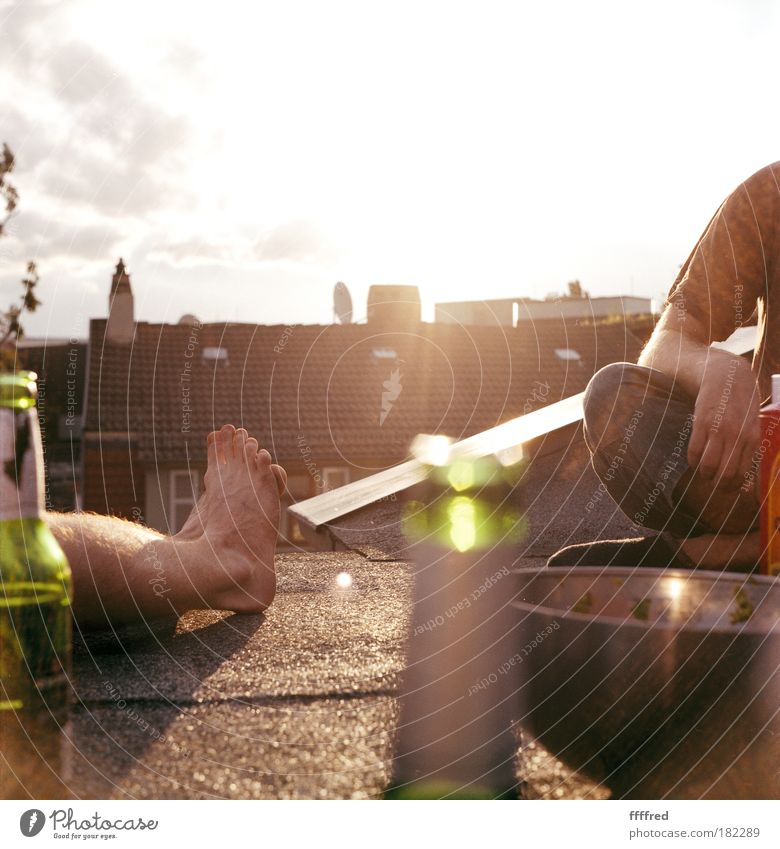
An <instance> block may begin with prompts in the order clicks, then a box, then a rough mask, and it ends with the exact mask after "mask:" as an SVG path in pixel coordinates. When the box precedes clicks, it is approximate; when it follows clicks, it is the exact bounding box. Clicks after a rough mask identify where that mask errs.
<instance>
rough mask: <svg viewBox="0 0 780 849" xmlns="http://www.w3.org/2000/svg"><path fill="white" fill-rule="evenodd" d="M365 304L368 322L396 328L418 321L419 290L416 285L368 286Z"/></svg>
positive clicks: (419, 314)
mask: <svg viewBox="0 0 780 849" xmlns="http://www.w3.org/2000/svg"><path fill="white" fill-rule="evenodd" d="M367 306H368V309H367V311H366V315H367V319H368V323H369V324H376V325H380V326H382V327H392V328H393V329H394V330H397V329H399V328H402V327H409V326H410V325H412V326H413V325H416V324H419V323H420V318H421V309H420V290H419V289H418V288H417V287H416V286H370V287H369V289H368V305H367Z"/></svg>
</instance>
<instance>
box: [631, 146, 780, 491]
mask: <svg viewBox="0 0 780 849" xmlns="http://www.w3.org/2000/svg"><path fill="white" fill-rule="evenodd" d="M779 175H780V163H775V164H773V165H768V166H767V167H765V168H762V169H761V170H760V171H757V172H756V173H755V174H753V175H752V176H751V177H749V178H748V179H747V180H746V181H745V182H744V183H742V184H741V185H740V186H739V187H738V188H737V189H736V190H735V191H734V192H732V193H731V194H730V195H729V196H728V198H726V200H725V201H724V202H723V204H722V205H721V206H720V208H719V209H718V210H717V212H716V213H715V214H714V215H713V217H712V219H711V220H710V222H709V224H708V225H707V227H706V229H705V231H704V233H703V234H702V236H701V238H700V239H699V241H698V242H697V244H696V246H695V247H694V249H693V251H692V252H691V254H690V256H689V257H688V259H687V260H686V262H685V264H684V265H683V267H682V268H681V270H680V273H679V275H678V277H677V280H675V282H674V285H673V286H672V289H671V291H670V293H669V299H668V304H667V306H666V309H665V311H664V313H663V315H662V316H661V320H660V321H659V323H658V325H657V326H656V328H655V331H654V332H653V335H652V337H651V338H650V341H649V342H648V344H647V347H646V348H645V350H644V351H643V352H642V355H641V357H640V358H639V363H640V365H645V366H651V367H653V368H657V369H659V370H660V371H663V372H665V373H666V374H668V375H670V376H671V377H673V378H674V379H675V380H676V381H677V382H678V384H679V385H680V386H681V387H682V389H683V390H685V391H686V392H687V393H688V394H690V395H691V396H692V397H693V398H695V399H696V403H695V409H694V414H695V420H694V425H693V429H692V432H691V438H690V441H689V443H688V462H689V464H690V466H691V467H692V468H697V471H698V473H699V474H700V475H701V477H702V478H704V479H705V480H712V481H713V482H714V486H715V487H723V488H725V489H728V488H731V487H733V486H735V485H737V484H739V483H740V479H741V477H742V475H744V474H745V473H747V472H748V471H749V469H750V467H751V464H752V462H753V455H754V452H755V449H756V448H757V445H758V438H759V436H758V432H759V427H758V408H759V403H760V401H759V399H760V394H759V388H758V386H757V380H756V376H755V374H754V373H753V371H752V370H751V368H750V365H749V363H748V362H747V361H746V360H744V359H743V358H742V357H736V356H734V355H733V354H729V353H728V352H725V351H721V350H717V349H714V348H712V347H711V343H712V342H713V341H717V340H722V339H726V338H727V337H728V336H730V335H731V333H732V332H733V331H734V330H735V328H736V327H738V326H741V324H742V319H743V318H744V317H746V316H748V315H750V313H751V312H752V311H753V309H754V308H755V306H756V304H757V303H758V302H762V303H763V304H764V305H765V304H766V302H767V294H768V288H769V285H770V280H771V279H772V276H773V274H774V266H775V255H776V252H777V248H778V245H777V244H776V242H777V231H778V222H779V221H780V201H779V200H778V199H779V198H780V185H779V180H778V177H779Z"/></svg>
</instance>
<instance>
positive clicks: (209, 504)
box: [173, 425, 287, 613]
mask: <svg viewBox="0 0 780 849" xmlns="http://www.w3.org/2000/svg"><path fill="white" fill-rule="evenodd" d="M204 482H205V492H204V493H203V495H202V496H201V497H200V499H199V500H198V503H197V504H196V505H195V507H194V508H193V510H192V513H191V514H190V516H189V518H188V519H187V521H186V522H185V524H184V526H183V527H182V529H181V531H179V533H178V534H176V535H175V536H174V537H173V540H174V542H176V543H181V544H186V557H187V560H188V561H190V562H191V563H192V571H193V573H197V574H199V575H200V576H201V577H199V579H198V581H197V583H198V584H199V585H200V586H199V590H200V593H201V596H202V600H203V602H205V603H206V604H207V605H208V606H210V607H213V608H217V609H221V610H235V611H237V612H240V613H255V612H258V611H261V610H264V609H265V608H266V607H268V605H269V604H270V603H271V601H272V600H273V597H274V593H275V591H276V572H275V569H274V553H275V551H276V539H277V533H278V528H279V517H280V501H279V498H280V495H281V493H282V492H283V491H284V487H285V485H286V482H287V475H286V473H285V471H284V469H282V468H281V466H275V465H273V464H272V463H271V456H270V454H269V453H268V452H267V451H265V450H264V449H260V448H259V446H258V443H257V440H256V439H255V438H254V437H251V436H249V434H248V433H247V432H246V430H244V428H239V429H238V430H236V428H235V427H234V426H233V425H225V426H224V427H222V429H221V430H219V431H215V432H213V433H211V434H209V437H208V468H207V471H206V475H205V478H204ZM182 554H184V551H183V550H182ZM193 561H194V562H193ZM204 575H207V576H208V579H206V580H204V578H203V576H204Z"/></svg>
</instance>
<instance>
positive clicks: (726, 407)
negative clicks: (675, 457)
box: [688, 350, 760, 490]
mask: <svg viewBox="0 0 780 849" xmlns="http://www.w3.org/2000/svg"><path fill="white" fill-rule="evenodd" d="M759 405H760V396H759V389H758V383H757V381H756V377H755V375H754V374H753V371H752V369H751V368H750V363H748V361H747V360H745V359H743V358H742V357H737V356H735V355H734V354H730V353H727V352H725V351H716V350H711V351H710V353H709V356H708V357H707V363H706V365H705V367H704V374H703V376H702V381H701V388H700V389H699V394H698V396H697V398H696V406H695V409H694V423H693V431H692V432H691V438H690V441H689V443H688V464H689V465H690V466H691V468H692V469H695V470H696V471H697V472H698V474H699V475H701V477H702V478H704V479H705V480H712V481H713V484H714V487H715V488H716V489H724V490H730V489H734V488H736V487H737V486H739V485H740V484H741V483H742V481H743V480H744V477H745V475H747V473H748V472H749V471H750V468H751V465H752V463H753V456H754V454H755V451H756V449H757V448H758V443H759V432H760V429H759V422H758V409H759Z"/></svg>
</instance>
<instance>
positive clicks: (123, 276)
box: [106, 257, 135, 345]
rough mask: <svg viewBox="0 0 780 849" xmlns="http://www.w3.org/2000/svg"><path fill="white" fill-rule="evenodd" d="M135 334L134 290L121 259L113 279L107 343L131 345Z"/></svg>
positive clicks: (109, 298)
mask: <svg viewBox="0 0 780 849" xmlns="http://www.w3.org/2000/svg"><path fill="white" fill-rule="evenodd" d="M134 332H135V320H134V317H133V290H132V289H131V288H130V275H129V274H128V273H127V269H126V268H125V263H124V260H123V259H122V258H121V257H120V258H119V262H118V263H117V265H116V270H115V271H114V276H113V277H112V278H111V292H110V294H109V296H108V322H107V323H106V341H107V342H113V343H115V344H117V345H129V344H130V343H131V342H132V341H133V334H134Z"/></svg>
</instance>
